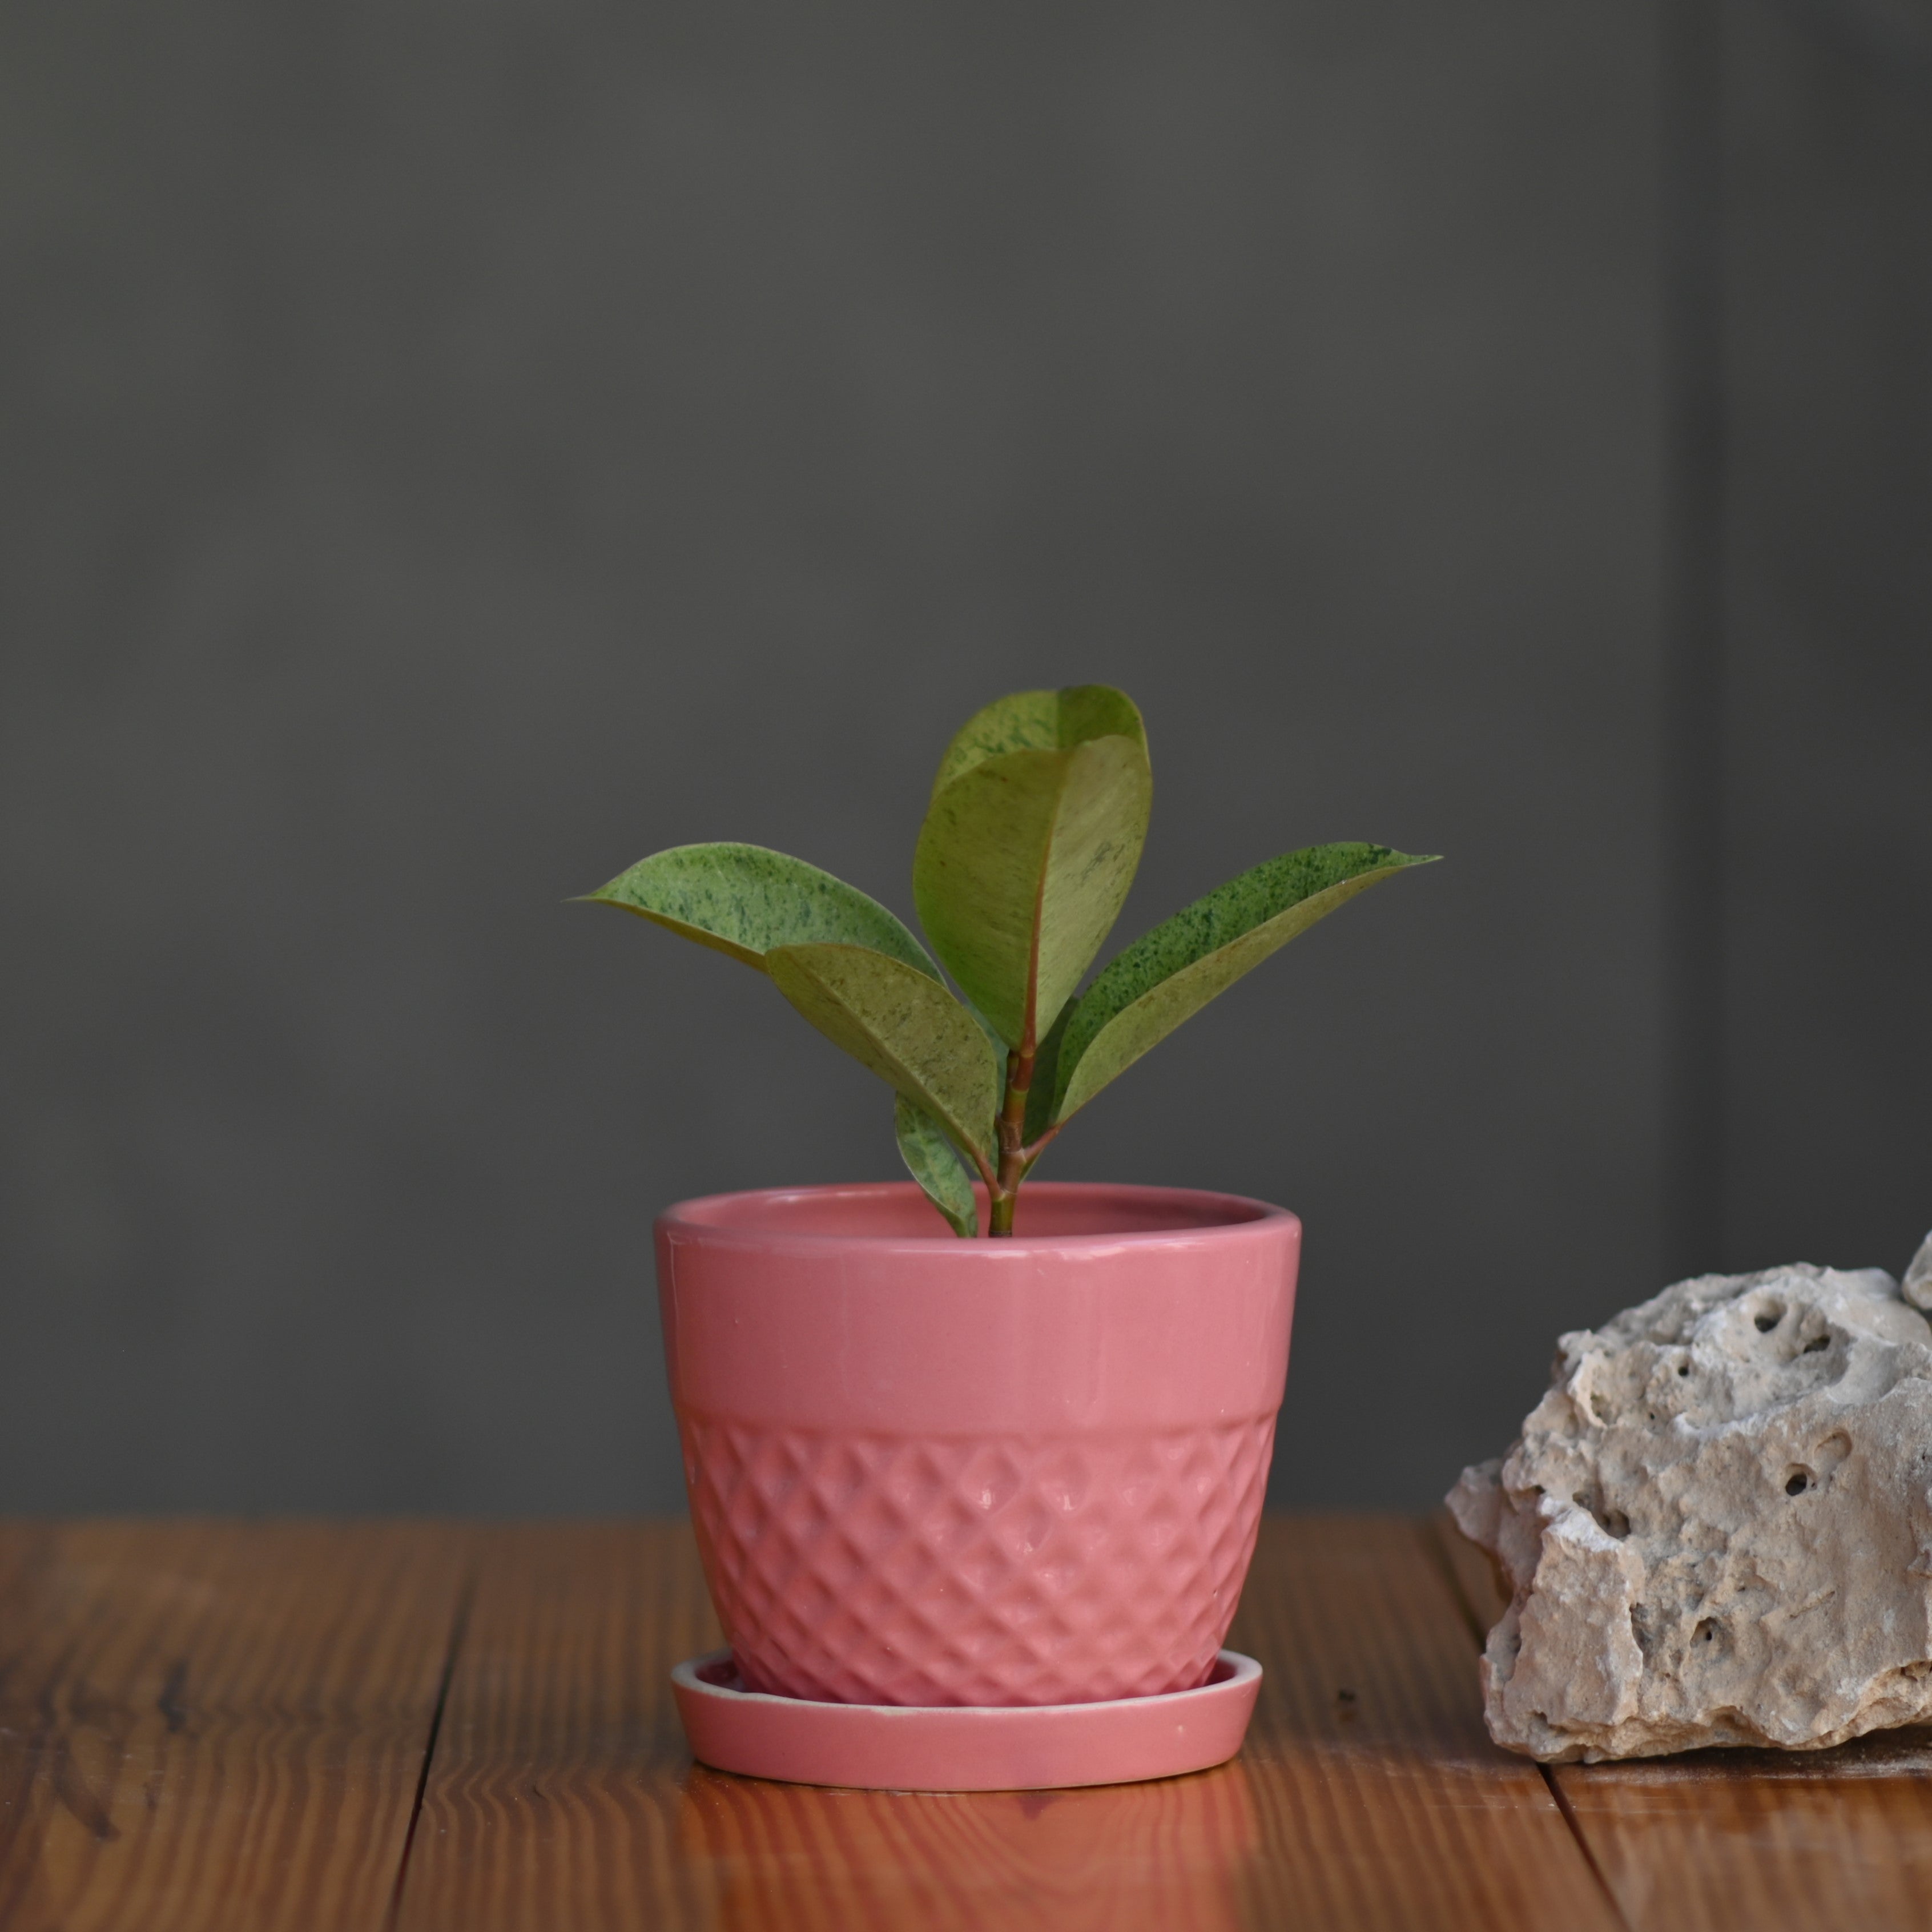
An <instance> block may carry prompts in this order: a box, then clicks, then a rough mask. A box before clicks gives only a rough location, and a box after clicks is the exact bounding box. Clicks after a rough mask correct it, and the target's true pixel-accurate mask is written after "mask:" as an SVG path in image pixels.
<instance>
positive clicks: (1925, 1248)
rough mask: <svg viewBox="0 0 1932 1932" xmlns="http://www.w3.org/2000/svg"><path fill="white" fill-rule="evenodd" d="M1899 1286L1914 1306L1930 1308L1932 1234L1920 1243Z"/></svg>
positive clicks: (1931, 1306) (1931, 1292)
mask: <svg viewBox="0 0 1932 1932" xmlns="http://www.w3.org/2000/svg"><path fill="white" fill-rule="evenodd" d="M1899 1286H1900V1289H1903V1291H1904V1294H1905V1298H1906V1301H1909V1302H1910V1303H1911V1304H1912V1307H1914V1308H1925V1309H1932V1235H1927V1236H1926V1237H1925V1239H1924V1241H1923V1242H1922V1243H1921V1244H1920V1246H1919V1250H1918V1253H1916V1254H1915V1255H1914V1256H1912V1265H1911V1266H1910V1267H1909V1268H1907V1269H1906V1271H1905V1279H1904V1280H1903V1281H1902V1282H1900V1283H1899Z"/></svg>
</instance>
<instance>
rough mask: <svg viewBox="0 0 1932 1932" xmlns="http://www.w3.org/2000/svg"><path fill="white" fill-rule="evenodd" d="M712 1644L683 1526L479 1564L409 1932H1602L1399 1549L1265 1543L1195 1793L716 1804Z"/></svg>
mask: <svg viewBox="0 0 1932 1932" xmlns="http://www.w3.org/2000/svg"><path fill="white" fill-rule="evenodd" d="M715 1641H716V1637H715V1631H714V1626H713V1625H712V1622H711V1619H710V1616H709V1610H708V1609H707V1608H706V1604H705V1601H704V1598H703V1588H702V1583H701V1580H700V1577H699V1575H698V1572H697V1564H696V1560H695V1556H694V1553H693V1551H692V1549H691V1542H690V1538H689V1535H688V1532H687V1531H686V1530H685V1529H684V1528H683V1527H682V1526H635V1527H629V1528H622V1527H611V1528H548V1529H524V1530H517V1531H514V1532H494V1533H492V1535H491V1538H490V1541H489V1543H488V1545H487V1549H486V1550H485V1553H484V1557H483V1560H482V1564H481V1572H480V1576H479V1581H478V1592H477V1598H476V1602H475V1610H474V1613H473V1615H472V1619H471V1622H470V1625H469V1631H468V1634H467V1636H466V1640H465V1642H464V1646H463V1652H462V1655H461V1657H460V1659H459V1661H458V1667H457V1669H456V1671H455V1676H454V1678H453V1680H452V1685H451V1690H450V1697H449V1707H448V1710H447V1712H446V1715H445V1718H444V1723H443V1733H442V1742H441V1743H440V1745H439V1748H438V1750H437V1756H436V1761H435V1763H434V1766H432V1768H431V1775H430V1778H429V1781H428V1787H427V1790H426V1794H425V1805H424V1808H423V1813H422V1819H421V1821H420V1823H419V1828H418V1831H417V1834H416V1844H415V1849H414V1851H413V1855H412V1857H411V1859H410V1870H409V1873H408V1877H407V1884H406V1886H405V1888H404V1894H403V1898H402V1907H401V1913H400V1918H399V1924H400V1926H401V1928H404V1932H440V1928H445V1927H447V1928H461V1932H526V1928H527V1932H539V1928H541V1932H549V1929H550V1928H552V1927H556V1926H559V1925H567V1926H569V1927H571V1928H573V1932H600V1928H603V1927H612V1928H615V1927H620V1926H621V1927H634V1926H636V1925H639V1924H648V1925H650V1926H652V1927H654V1928H662V1929H663V1932H676V1928H680V1927H697V1926H700V1925H702V1926H705V1927H714V1926H715V1927H726V1928H734V1932H754V1928H757V1927H766V1926H776V1925H780V1924H782V1925H784V1926H785V1927H802V1928H817V1927H823V1928H826V1932H832V1928H838V1932H847V1928H861V1927H877V1928H880V1932H886V1928H893V1932H896V1928H900V1927H904V1926H906V1925H908V1924H917V1925H919V1926H920V1927H922V1928H924V1927H930V1928H935V1932H944V1928H951V1927H958V1928H961V1932H965V1928H968V1927H972V1928H977V1927H985V1926H989V1925H998V1926H1000V1927H1003V1928H1011V1932H1031V1929H1032V1928H1045V1927H1051V1928H1052V1932H1082V1928H1087V1927H1092V1928H1094V1932H1103V1928H1104V1932H1135V1928H1138V1927H1162V1928H1172V1927H1177V1926H1186V1927H1190V1928H1199V1932H1235V1928H1238V1927H1250V1926H1253V1927H1263V1926H1266V1927H1275V1926H1279V1925H1281V1924H1290V1923H1292V1924H1295V1925H1296V1926H1297V1927H1332V1928H1336V1932H1341V1928H1357V1927H1391V1928H1395V1927H1400V1928H1403V1932H1409V1928H1415V1932H1427V1928H1430V1927H1445V1928H1446V1927H1452V1926H1453V1927H1466V1926H1469V1925H1472V1924H1481V1925H1484V1926H1485V1927H1495V1928H1499V1932H1509V1928H1514V1927H1525V1928H1528V1927H1562V1932H1593V1929H1594V1932H1601V1929H1602V1928H1607V1927H1612V1926H1613V1925H1614V1924H1615V1922H1616V1921H1615V1920H1614V1918H1613V1915H1612V1914H1611V1913H1610V1910H1609V1908H1608V1906H1607V1904H1606V1903H1605V1901H1604V1897H1603V1896H1602V1894H1601V1891H1600V1890H1599V1888H1598V1886H1597V1884H1596V1882H1595V1879H1594V1878H1593V1877H1592V1875H1591V1873H1590V1872H1589V1867H1588V1866H1587V1864H1586V1861H1585V1860H1584V1859H1583V1856H1582V1855H1581V1854H1580V1852H1579V1851H1578V1849H1577V1845H1576V1843H1575V1841H1574V1838H1572V1836H1571V1833H1570V1832H1569V1831H1568V1828H1567V1827H1566V1826H1565V1823H1564V1822H1563V1820H1562V1817H1561V1815H1560V1814H1559V1811H1558V1810H1557V1808H1556V1805H1555V1804H1554V1802H1553V1801H1552V1799H1551V1798H1550V1794H1549V1791H1548V1789H1547V1786H1546V1784H1545V1783H1544V1780H1543V1778H1541V1775H1540V1774H1539V1773H1538V1771H1537V1770H1536V1769H1535V1767H1534V1766H1529V1765H1527V1764H1525V1763H1522V1762H1521V1761H1520V1760H1514V1759H1511V1758H1509V1757H1506V1756H1505V1754H1502V1753H1501V1752H1499V1751H1496V1750H1495V1749H1494V1748H1493V1747H1492V1746H1490V1744H1489V1742H1488V1741H1487V1739H1485V1738H1484V1736H1483V1733H1482V1730H1481V1720H1480V1717H1479V1715H1478V1709H1477V1701H1476V1694H1475V1672H1474V1670H1473V1669H1472V1662H1471V1658H1470V1648H1469V1637H1468V1633H1467V1630H1466V1626H1465V1625H1464V1623H1463V1619H1462V1615H1461V1612H1460V1607H1459V1606H1458V1604H1457V1601H1456V1600H1455V1598H1454V1593H1453V1591H1452V1589H1451V1586H1450V1585H1449V1583H1448V1580H1447V1579H1446V1578H1445V1576H1444V1575H1443V1574H1442V1570H1441V1568H1440V1562H1439V1556H1438V1555H1437V1554H1436V1553H1435V1552H1434V1551H1433V1550H1432V1549H1431V1548H1430V1547H1426V1546H1425V1544H1424V1542H1423V1541H1422V1539H1421V1538H1420V1537H1419V1536H1418V1533H1417V1531H1416V1529H1415V1526H1414V1525H1412V1524H1411V1523H1407V1522H1403V1521H1395V1520H1388V1521H1379V1522H1376V1521H1370V1522H1364V1521H1362V1520H1332V1521H1322V1520H1289V1521H1280V1522H1271V1523H1269V1524H1268V1526H1266V1528H1265V1532H1264V1535H1263V1538H1262V1547H1261V1550H1260V1551H1259V1554H1258V1556H1257V1559H1256V1569H1255V1573H1254V1576H1253V1580H1252V1581H1251V1583H1250V1588H1249V1592H1248V1599H1247V1604H1246V1605H1245V1606H1244V1610H1243V1613H1242V1616H1241V1620H1240V1622H1239V1623H1238V1625H1237V1635H1236V1641H1237V1642H1238V1643H1239V1644H1241V1646H1243V1647H1245V1648H1247V1649H1251V1650H1252V1651H1253V1652H1254V1653H1255V1654H1256V1655H1259V1657H1260V1658H1262V1662H1263V1663H1264V1664H1265V1666H1266V1667H1267V1670H1268V1679H1267V1682H1266V1684H1265V1688H1264V1691H1263V1696H1262V1704H1261V1707H1260V1709H1259V1712H1258V1714H1257V1717H1256V1724H1255V1727H1254V1729H1253V1733H1251V1736H1250V1743H1249V1745H1248V1748H1247V1751H1245V1752H1244V1754H1243V1756H1242V1757H1241V1758H1240V1759H1239V1760H1237V1761H1236V1762H1235V1763H1234V1764H1232V1765H1230V1766H1225V1767H1223V1769H1220V1770H1218V1771H1214V1772H1206V1773H1204V1774H1202V1775H1199V1776H1198V1777H1194V1778H1176V1779H1170V1780H1167V1781H1163V1782H1161V1783H1159V1784H1146V1785H1139V1786H1130V1787H1119V1788H1115V1789H1112V1790H1106V1789H1103V1790H1091V1791H1074V1792H1062V1793H1039V1794H1022V1793H980V1794H972V1795H961V1796H939V1797H935V1796H908V1795H904V1794H892V1793H859V1792H839V1791H821V1790H810V1789H807V1788H805V1787H796V1786H787V1785H781V1784H765V1783H760V1782H758V1781H753V1780H749V1779H740V1778H727V1777H724V1776H721V1775H717V1774H715V1773H712V1772H708V1771H706V1770H704V1769H701V1768H699V1767H694V1766H692V1765H691V1763H690V1760H689V1759H688V1756H687V1755H686V1754H685V1751H684V1748H683V1745H682V1739H681V1738H680V1737H679V1733H678V1731H677V1726H676V1715H675V1712H674V1711H673V1708H672V1705H671V1702H670V1696H669V1692H668V1688H667V1685H666V1683H665V1677H666V1673H667V1672H668V1670H670V1666H671V1664H673V1662H675V1661H676V1660H677V1659H678V1658H680V1657H683V1656H688V1655H691V1653H693V1652H696V1651H697V1650H700V1649H704V1648H706V1647H707V1646H709V1645H710V1644H712V1643H715ZM1345 1693H1346V1695H1345Z"/></svg>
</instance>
